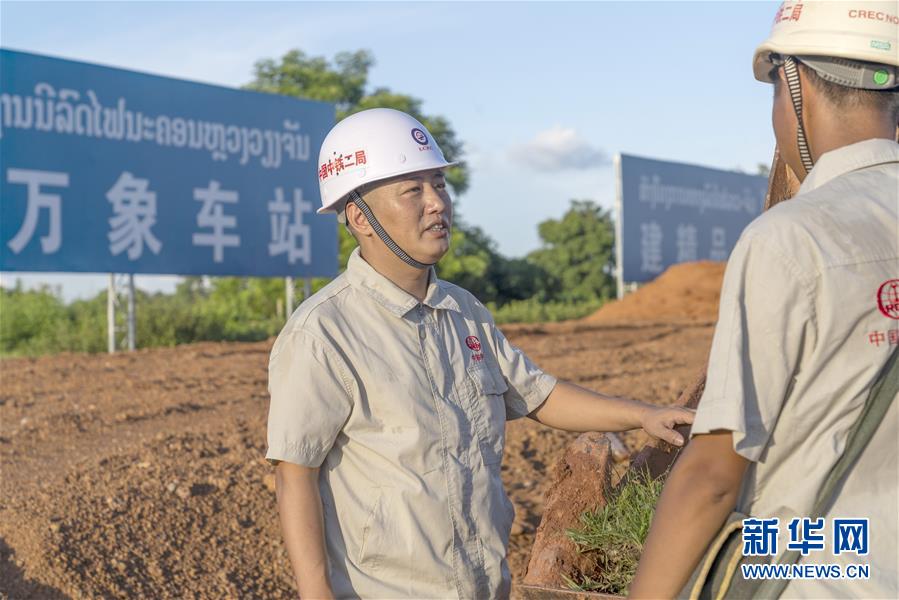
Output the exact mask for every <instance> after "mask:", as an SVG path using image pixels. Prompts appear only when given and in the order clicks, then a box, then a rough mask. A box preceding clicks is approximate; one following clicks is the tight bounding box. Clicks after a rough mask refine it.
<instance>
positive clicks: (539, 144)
mask: <svg viewBox="0 0 899 600" xmlns="http://www.w3.org/2000/svg"><path fill="white" fill-rule="evenodd" d="M509 153H510V154H511V155H512V157H513V158H515V159H517V160H520V161H522V162H524V163H525V164H527V165H528V166H530V167H533V168H535V169H538V170H540V171H561V170H563V169H578V170H585V169H593V168H595V167H602V166H605V165H607V164H609V158H608V156H606V154H605V152H603V151H602V150H600V149H599V148H594V147H593V146H591V145H590V142H588V141H587V140H586V139H584V138H583V137H581V136H580V135H579V134H578V132H577V131H575V130H574V129H572V128H566V127H561V126H559V125H555V126H553V127H551V128H550V129H547V130H545V131H541V132H540V133H538V134H537V135H536V136H534V139H532V140H531V141H529V142H526V143H524V144H520V145H518V146H513V147H512V148H511V149H510V150H509Z"/></svg>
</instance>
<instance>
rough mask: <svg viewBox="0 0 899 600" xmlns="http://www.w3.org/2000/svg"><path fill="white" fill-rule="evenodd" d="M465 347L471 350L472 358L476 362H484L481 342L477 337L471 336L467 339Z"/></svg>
mask: <svg viewBox="0 0 899 600" xmlns="http://www.w3.org/2000/svg"><path fill="white" fill-rule="evenodd" d="M465 345H466V346H468V347H469V349H471V358H472V360H474V361H475V362H479V361H482V360H484V353H483V352H481V340H479V339H478V338H477V337H476V336H473V335H470V336H468V337H467V338H465Z"/></svg>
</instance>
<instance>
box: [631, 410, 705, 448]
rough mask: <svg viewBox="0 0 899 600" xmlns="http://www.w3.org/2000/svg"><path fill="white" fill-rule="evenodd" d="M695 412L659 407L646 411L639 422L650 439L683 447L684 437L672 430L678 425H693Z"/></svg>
mask: <svg viewBox="0 0 899 600" xmlns="http://www.w3.org/2000/svg"><path fill="white" fill-rule="evenodd" d="M695 415H696V411H695V410H690V409H689V408H679V407H661V408H651V409H648V410H647V411H646V412H645V413H644V414H643V418H642V419H641V420H640V421H641V423H640V424H641V425H642V426H643V431H645V432H646V433H648V434H649V435H651V436H652V437H654V438H656V439H658V440H662V441H665V442H668V443H669V444H672V445H674V446H683V445H684V436H682V435H681V434H679V433H678V432H677V431H675V430H674V428H675V427H677V426H678V425H690V424H691V423H693V417H694V416H695Z"/></svg>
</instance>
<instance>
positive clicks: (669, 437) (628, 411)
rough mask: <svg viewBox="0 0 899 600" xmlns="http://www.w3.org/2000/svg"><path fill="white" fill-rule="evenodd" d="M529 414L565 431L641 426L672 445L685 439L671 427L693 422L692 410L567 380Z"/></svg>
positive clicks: (621, 429) (676, 444) (623, 428)
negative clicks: (619, 395)
mask: <svg viewBox="0 0 899 600" xmlns="http://www.w3.org/2000/svg"><path fill="white" fill-rule="evenodd" d="M528 416H529V417H531V418H532V419H534V420H535V421H538V422H540V423H543V424H544V425H547V426H549V427H554V428H556V429H564V430H565V431H627V430H629V429H638V428H640V427H642V428H643V429H644V430H645V431H646V433H648V434H649V435H651V436H653V437H655V438H658V439H661V440H664V441H666V442H668V443H669V444H674V445H675V446H680V445H682V444H683V443H684V440H683V437H682V436H681V434H679V433H678V432H676V431H674V428H675V427H676V426H678V425H688V424H690V423H692V422H693V411H692V410H689V409H686V408H679V407H659V406H653V405H651V404H644V403H642V402H636V401H634V400H626V399H624V398H616V397H615V396H607V395H605V394H598V393H596V392H592V391H590V390H588V389H585V388H582V387H580V386H579V385H575V384H573V383H569V382H567V381H559V382H558V383H557V384H556V386H555V387H554V388H553V390H552V392H550V394H549V396H548V397H547V398H546V400H545V401H544V402H543V404H541V405H540V406H539V407H538V408H537V409H536V410H534V411H533V412H532V413H531V414H530V415H528Z"/></svg>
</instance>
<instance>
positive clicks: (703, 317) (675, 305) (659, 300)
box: [584, 260, 725, 323]
mask: <svg viewBox="0 0 899 600" xmlns="http://www.w3.org/2000/svg"><path fill="white" fill-rule="evenodd" d="M724 265H725V263H723V262H713V261H709V260H703V261H699V262H689V263H681V264H678V265H674V266H672V267H670V268H669V269H668V270H667V271H665V272H664V273H662V274H661V275H660V276H659V277H657V278H656V279H654V280H653V281H652V282H650V283H647V284H646V285H644V286H642V287H641V288H640V289H638V290H637V291H636V292H634V293H632V294H628V295H627V296H625V297H624V299H623V300H620V301H617V302H611V303H609V304H606V305H605V306H603V307H602V308H601V309H599V310H598V311H596V312H595V313H593V314H592V315H590V316H589V317H586V318H585V319H584V320H585V321H587V322H589V323H633V322H638V321H639V322H652V323H661V322H670V321H691V322H695V321H702V322H710V321H715V320H716V319H717V318H718V299H719V297H720V296H721V280H722V279H723V278H724Z"/></svg>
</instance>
